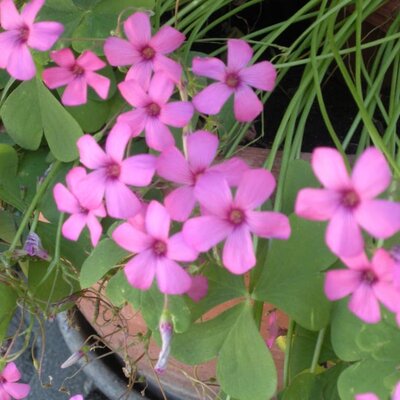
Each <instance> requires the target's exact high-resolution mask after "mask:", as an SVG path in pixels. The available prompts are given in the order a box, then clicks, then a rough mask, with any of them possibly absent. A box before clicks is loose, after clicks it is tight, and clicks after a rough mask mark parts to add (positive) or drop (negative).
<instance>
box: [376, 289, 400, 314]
mask: <svg viewBox="0 0 400 400" xmlns="http://www.w3.org/2000/svg"><path fill="white" fill-rule="evenodd" d="M373 291H374V293H375V296H376V297H377V298H378V299H379V301H380V302H381V303H382V304H383V305H384V306H385V307H386V308H387V309H388V310H390V311H392V312H396V311H397V310H398V309H399V304H400V292H399V291H398V290H397V289H396V288H395V287H394V286H393V284H392V283H389V282H377V283H376V284H375V285H373Z"/></svg>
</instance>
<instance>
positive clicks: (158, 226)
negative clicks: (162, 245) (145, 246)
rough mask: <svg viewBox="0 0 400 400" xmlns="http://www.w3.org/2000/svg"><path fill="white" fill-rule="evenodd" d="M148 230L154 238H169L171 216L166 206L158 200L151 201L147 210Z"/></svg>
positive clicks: (146, 222)
mask: <svg viewBox="0 0 400 400" xmlns="http://www.w3.org/2000/svg"><path fill="white" fill-rule="evenodd" d="M145 224H146V231H147V233H148V234H149V235H150V236H152V237H153V238H156V239H160V240H167V239H168V235H169V227H170V225H171V218H170V216H169V214H168V212H167V210H166V209H165V207H164V206H163V205H162V204H160V203H159V202H158V201H155V200H153V201H151V202H150V204H149V206H148V207H147V212H146V221H145Z"/></svg>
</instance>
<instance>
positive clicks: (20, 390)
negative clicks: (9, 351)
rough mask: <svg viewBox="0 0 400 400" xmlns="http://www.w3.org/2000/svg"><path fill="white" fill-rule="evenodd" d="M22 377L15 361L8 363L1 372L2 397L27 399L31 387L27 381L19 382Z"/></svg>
mask: <svg viewBox="0 0 400 400" xmlns="http://www.w3.org/2000/svg"><path fill="white" fill-rule="evenodd" d="M20 379H21V373H20V372H19V370H18V368H17V366H16V365H15V363H13V362H10V363H8V364H7V365H6V366H5V367H4V369H3V371H2V372H0V399H2V400H11V399H17V400H19V399H25V398H26V397H27V396H28V394H29V392H30V390H31V388H30V386H29V385H27V384H26V383H18V381H19V380H20Z"/></svg>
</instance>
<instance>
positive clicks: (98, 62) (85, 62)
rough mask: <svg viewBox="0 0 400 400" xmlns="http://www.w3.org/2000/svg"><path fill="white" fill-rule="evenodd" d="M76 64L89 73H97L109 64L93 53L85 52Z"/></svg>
mask: <svg viewBox="0 0 400 400" xmlns="http://www.w3.org/2000/svg"><path fill="white" fill-rule="evenodd" d="M76 63H77V64H78V65H79V66H80V67H82V68H83V69H85V70H87V71H97V70H98V69H102V68H104V67H105V66H106V65H107V64H106V63H105V62H104V61H103V60H102V59H101V58H99V57H97V56H96V54H94V53H93V52H92V51H90V50H85V51H84V52H83V53H82V54H81V55H80V56H79V57H78V59H77V60H76Z"/></svg>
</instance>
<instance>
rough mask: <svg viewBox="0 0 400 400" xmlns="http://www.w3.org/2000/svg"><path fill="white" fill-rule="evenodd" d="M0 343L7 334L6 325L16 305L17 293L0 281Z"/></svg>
mask: <svg viewBox="0 0 400 400" xmlns="http://www.w3.org/2000/svg"><path fill="white" fill-rule="evenodd" d="M0 298H1V307H0V343H1V342H2V341H3V339H4V337H5V335H6V334H7V329H8V325H9V323H10V321H11V318H12V316H13V314H14V310H15V308H16V306H17V293H16V292H15V290H14V289H13V288H12V287H10V286H8V285H5V284H4V283H2V282H0Z"/></svg>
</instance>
